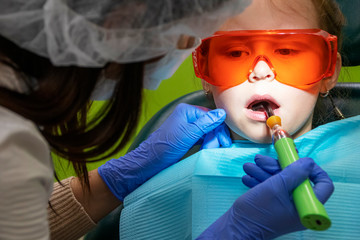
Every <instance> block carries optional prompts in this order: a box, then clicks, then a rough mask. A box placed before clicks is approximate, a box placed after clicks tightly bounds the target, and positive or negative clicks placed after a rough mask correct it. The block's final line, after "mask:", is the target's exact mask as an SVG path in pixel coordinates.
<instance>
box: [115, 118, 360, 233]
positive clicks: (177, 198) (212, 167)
mask: <svg viewBox="0 0 360 240" xmlns="http://www.w3.org/2000/svg"><path fill="white" fill-rule="evenodd" d="M295 144H296V146H297V149H298V151H299V156H300V157H311V158H313V159H314V160H315V161H316V163H317V164H319V165H320V166H321V167H322V168H323V169H324V170H325V171H326V172H327V173H328V174H329V176H330V177H331V179H332V180H333V182H334V185H335V191H334V194H333V195H332V196H331V198H330V199H329V200H328V202H327V203H326V204H325V208H326V210H327V212H328V215H329V217H330V219H331V220H332V226H331V227H330V228H329V229H328V230H326V231H322V232H317V231H312V230H305V231H300V232H296V233H291V234H287V235H284V236H282V237H279V238H278V239H327V240H328V239H358V238H359V236H360V205H359V204H358V202H359V201H358V199H359V198H360V116H356V117H352V118H348V119H345V120H340V121H336V122H332V123H328V124H325V125H322V126H320V127H318V128H315V129H313V130H311V131H310V132H308V133H306V134H304V135H303V136H301V137H299V138H297V139H296V140H295ZM256 154H262V155H268V156H271V157H274V158H277V155H276V152H275V149H274V147H273V146H272V145H270V144H256V143H252V142H249V141H238V142H235V143H233V145H232V146H231V147H230V148H217V149H205V150H202V151H200V152H197V153H196V154H194V155H192V156H190V157H188V158H186V159H184V160H182V161H180V162H179V163H177V164H175V165H173V166H171V167H169V168H168V169H165V170H164V171H162V172H160V173H159V174H158V175H156V176H154V177H153V178H151V179H150V180H149V181H147V182H146V183H145V184H143V185H142V186H140V187H139V188H138V189H136V190H135V191H134V192H133V193H131V194H130V195H129V196H127V197H126V198H125V200H124V209H123V210H122V213H121V217H120V238H121V239H132V240H134V239H157V240H158V239H172V240H174V239H194V238H196V237H197V236H198V235H200V233H201V232H203V231H204V230H205V229H206V228H207V227H208V226H209V225H210V224H211V223H213V222H214V221H215V220H216V219H217V218H218V217H220V216H221V215H222V214H223V213H224V212H225V211H226V210H227V209H229V208H230V207H231V205H232V204H233V202H234V201H235V199H237V198H238V197H239V196H241V195H242V194H243V193H245V192H246V191H247V190H248V188H247V187H246V186H245V185H243V183H242V181H241V177H242V176H243V175H245V173H244V171H243V168H242V166H243V164H244V163H246V162H254V156H255V155H256Z"/></svg>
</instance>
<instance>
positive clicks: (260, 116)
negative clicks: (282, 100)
mask: <svg viewBox="0 0 360 240" xmlns="http://www.w3.org/2000/svg"><path fill="white" fill-rule="evenodd" d="M244 111H245V116H247V117H248V118H250V119H252V120H255V121H260V122H266V119H267V118H266V113H265V112H261V111H254V110H252V109H249V108H245V110H244ZM274 114H275V115H279V109H278V108H277V109H274Z"/></svg>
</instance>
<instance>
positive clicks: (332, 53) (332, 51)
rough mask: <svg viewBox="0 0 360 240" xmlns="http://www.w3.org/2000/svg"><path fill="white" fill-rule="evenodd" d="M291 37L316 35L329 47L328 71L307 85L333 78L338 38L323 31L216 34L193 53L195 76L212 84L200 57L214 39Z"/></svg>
mask: <svg viewBox="0 0 360 240" xmlns="http://www.w3.org/2000/svg"><path fill="white" fill-rule="evenodd" d="M285 34H286V35H289V34H294V35H295V34H297V35H298V34H301V35H303V34H305V35H315V36H318V37H321V38H322V39H324V40H325V42H326V44H327V47H328V56H329V60H328V64H327V68H326V71H325V72H324V73H323V74H322V75H321V76H320V77H319V78H318V79H316V81H314V82H312V83H308V84H306V85H312V84H314V83H316V82H318V81H320V80H321V79H323V78H326V77H331V76H332V75H333V74H334V72H335V67H336V61H337V47H338V45H337V36H335V35H331V34H330V33H328V32H326V31H324V30H322V29H275V30H237V31H218V32H215V33H214V34H213V35H212V36H210V37H207V38H204V39H203V40H202V44H200V46H199V47H197V48H196V49H195V50H194V51H193V52H192V59H193V66H194V71H195V75H196V77H198V78H201V79H204V80H205V81H207V82H212V81H209V77H208V76H206V75H204V74H203V73H202V72H201V69H200V66H201V63H200V61H201V59H202V57H199V56H200V55H201V50H202V48H201V47H202V45H203V43H204V42H205V41H207V40H209V39H213V38H218V37H222V36H241V37H244V36H245V37H246V36H251V37H253V36H260V35H262V36H263V35H285Z"/></svg>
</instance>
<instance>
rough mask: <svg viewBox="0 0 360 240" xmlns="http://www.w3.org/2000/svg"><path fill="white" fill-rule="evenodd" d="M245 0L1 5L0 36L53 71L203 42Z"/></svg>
mask: <svg viewBox="0 0 360 240" xmlns="http://www.w3.org/2000/svg"><path fill="white" fill-rule="evenodd" d="M250 2H251V0H156V1H154V0H101V1H98V0H96V1H95V0H2V1H1V2H0V34H1V35H3V36H4V37H6V38H8V39H10V40H11V41H13V42H15V43H16V44H18V45H19V46H20V47H23V48H25V49H27V50H30V51H32V52H34V53H36V54H38V55H41V56H44V57H47V58H49V59H50V60H51V61H52V63H53V64H55V65H58V66H68V65H77V66H87V67H101V66H103V65H104V64H105V63H107V62H112V61H113V62H118V63H129V62H136V61H143V60H148V59H152V58H155V57H158V56H161V55H163V54H165V53H166V52H168V51H169V50H171V49H173V48H176V44H177V41H178V38H179V36H180V35H183V34H187V35H190V36H195V37H200V38H203V37H206V36H208V35H210V34H212V33H213V32H214V31H216V29H217V28H218V27H219V26H220V25H221V23H222V22H223V21H225V20H226V19H227V18H228V17H230V16H233V15H235V14H239V13H240V12H242V10H243V9H244V8H246V7H247V6H248V5H249V3H250Z"/></svg>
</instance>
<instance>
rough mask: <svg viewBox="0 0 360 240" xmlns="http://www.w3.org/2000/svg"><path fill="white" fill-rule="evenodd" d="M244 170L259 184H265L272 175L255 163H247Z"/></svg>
mask: <svg viewBox="0 0 360 240" xmlns="http://www.w3.org/2000/svg"><path fill="white" fill-rule="evenodd" d="M243 169H244V171H245V173H246V174H248V175H250V176H251V177H252V178H255V179H256V180H257V181H258V182H263V181H265V180H266V179H268V178H269V177H271V176H272V175H271V174H269V173H268V172H266V171H264V170H263V169H262V168H260V167H259V166H257V165H256V164H253V163H245V164H244V165H243Z"/></svg>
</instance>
